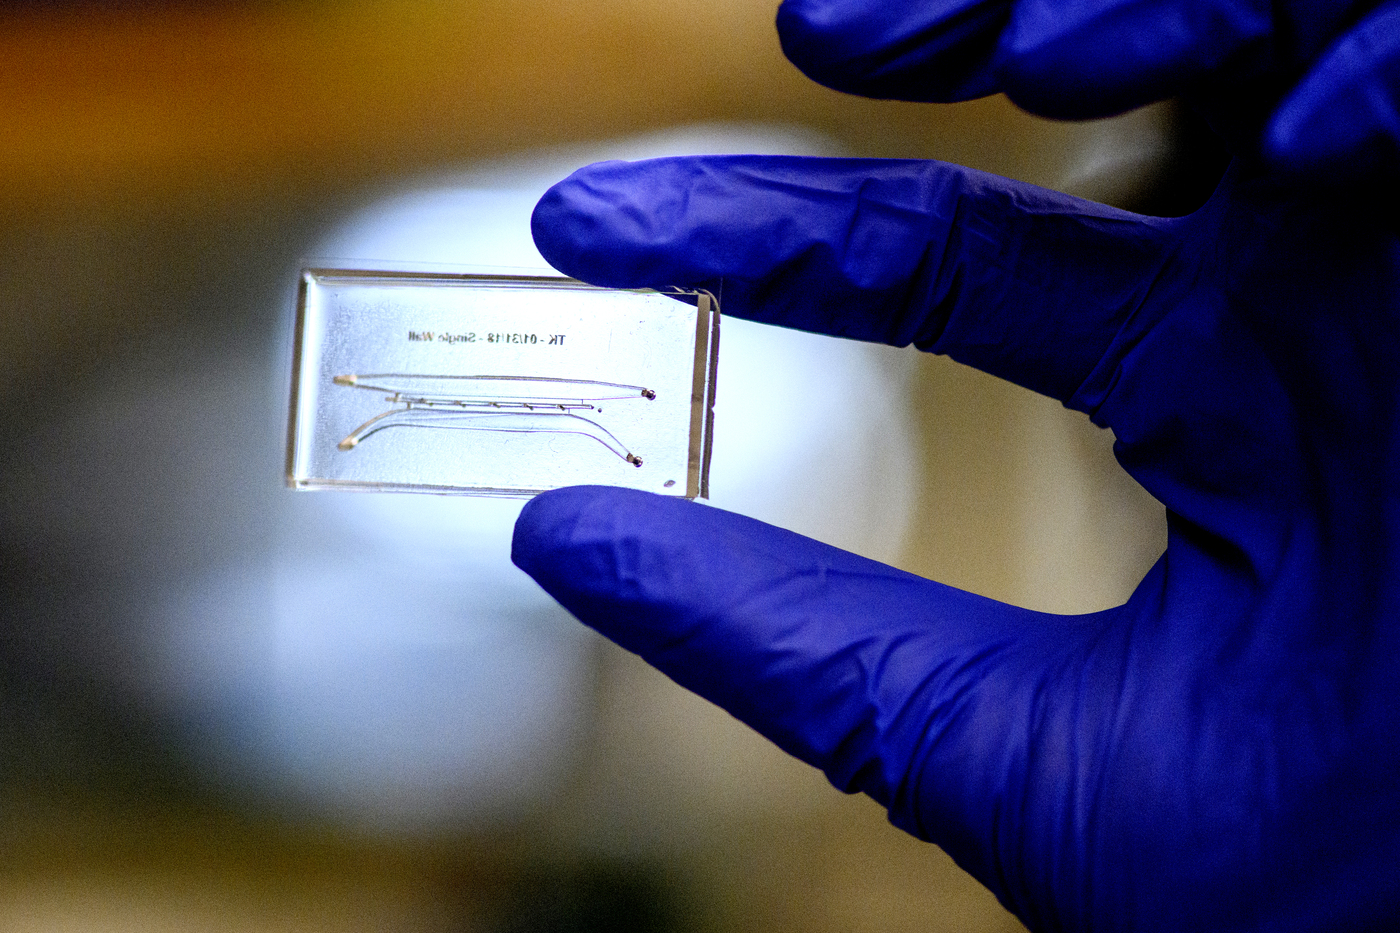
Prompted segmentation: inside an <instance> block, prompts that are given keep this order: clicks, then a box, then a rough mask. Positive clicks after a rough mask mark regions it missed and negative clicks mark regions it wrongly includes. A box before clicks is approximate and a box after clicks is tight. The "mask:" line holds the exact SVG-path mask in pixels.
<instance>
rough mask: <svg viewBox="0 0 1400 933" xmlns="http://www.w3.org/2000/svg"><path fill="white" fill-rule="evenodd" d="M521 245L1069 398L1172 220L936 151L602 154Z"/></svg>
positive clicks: (564, 189) (540, 212) (555, 199)
mask: <svg viewBox="0 0 1400 933" xmlns="http://www.w3.org/2000/svg"><path fill="white" fill-rule="evenodd" d="M532 226H533V230H534V236H535V242H536V244H537V245H538V246H539V249H540V251H541V253H543V254H544V256H545V258H546V259H548V260H549V261H550V262H551V263H552V264H553V265H554V266H555V267H556V268H558V269H560V270H561V271H563V272H565V273H567V274H569V275H574V276H577V277H578V278H581V279H584V280H586V281H589V282H593V283H596V284H599V285H607V286H614V287H642V286H653V287H660V286H668V285H689V286H701V287H707V288H710V289H712V290H716V291H721V290H722V296H721V304H722V306H723V310H724V311H725V313H727V314H731V315H735V316H737V317H743V318H748V319H750V320H756V321H761V322H764V323H770V324H779V325H782V326H785V327H793V328H797V329H799V330H807V331H813V332H816V333H823V334H830V335H833V336H838V337H849V338H854V339H858V340H869V341H875V342H880V343H887V344H891V345H894V346H907V345H909V344H914V345H915V346H918V347H919V348H920V349H925V350H932V351H935V352H939V353H947V354H948V355H950V356H952V357H954V358H955V359H958V360H960V361H962V362H964V363H967V364H969V365H972V366H975V367H977V368H979V369H983V370H985V371H987V372H989V373H992V374H993V375H997V376H1001V377H1003V378H1006V379H1010V380H1011V381H1013V382H1017V383H1019V384H1021V385H1024V386H1027V387H1028V388H1031V389H1034V390H1036V391H1039V392H1043V393H1045V394H1047V395H1051V396H1053V397H1055V398H1058V399H1060V400H1061V401H1067V400H1068V399H1069V398H1070V397H1071V396H1072V395H1073V393H1074V392H1075V390H1076V389H1077V388H1078V387H1079V386H1080V384H1081V383H1082V382H1083V381H1084V379H1085V378H1086V377H1087V376H1088V375H1089V373H1090V372H1091V371H1092V370H1093V368H1094V367H1095V366H1096V365H1097V364H1098V363H1099V361H1100V360H1101V359H1102V357H1103V355H1104V353H1105V351H1106V350H1107V348H1108V347H1109V345H1110V343H1111V342H1112V341H1113V338H1114V336H1115V335H1116V333H1117V332H1118V330H1119V328H1120V327H1121V326H1122V324H1123V322H1124V321H1125V320H1126V319H1127V318H1128V317H1129V316H1131V315H1132V314H1134V313H1135V312H1136V311H1137V310H1138V309H1139V308H1140V307H1141V306H1142V304H1143V302H1144V300H1145V297H1146V294H1147V292H1148V290H1149V289H1150V288H1151V287H1153V286H1154V283H1155V284H1160V283H1161V282H1162V281H1163V278H1164V276H1163V267H1164V266H1165V265H1166V264H1167V262H1168V261H1169V258H1170V255H1171V244H1172V240H1173V238H1174V234H1173V232H1172V231H1173V227H1172V221H1167V220H1161V219H1158V218H1144V217H1140V216H1138V215H1135V214H1129V213H1126V212H1124V211H1118V210H1114V209H1112V208H1108V207H1104V206H1102V205H1098V204H1094V203H1092V202H1088V201H1083V200H1080V199H1077V198H1072V197H1069V196H1067V195H1062V194H1058V193H1055V192H1052V191H1047V190H1045V189H1042V188H1036V187H1034V186H1032V185H1026V184H1023V183H1019V182H1013V181H1008V180H1006V179H1003V178H998V177H996V176H994V175H988V174H986V173H983V172H977V171H974V170H972V169H966V168H961V167H959V166H954V165H948V164H945V163H940V162H922V161H902V160H865V159H818V158H800V157H788V156H717V157H695V158H673V159H657V160H653V161H647V162H632V163H629V162H604V163H599V164H597V165H592V166H589V167H586V168H584V169H581V170H579V171H578V172H576V173H574V174H573V175H572V176H570V177H569V178H567V179H565V180H564V181H563V182H560V183H559V184H557V185H555V186H554V187H553V188H552V189H550V191H549V192H548V193H546V194H545V196H544V197H543V198H542V199H541V200H540V202H539V204H538V205H537V206H536V208H535V213H534V218H533V221H532Z"/></svg>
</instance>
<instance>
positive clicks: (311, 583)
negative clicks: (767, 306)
mask: <svg viewBox="0 0 1400 933" xmlns="http://www.w3.org/2000/svg"><path fill="white" fill-rule="evenodd" d="M773 13H774V4H773V3H772V2H771V0H705V2H700V0H591V2H588V3H580V2H574V0H551V2H544V0H510V2H506V0H455V2H447V0H173V2H160V0H110V2H104V0H92V2H82V0H76V2H68V3H50V2H40V0H34V2H23V0H19V2H16V0H9V2H6V3H3V4H0V220H3V224H0V363H2V364H3V366H4V369H5V372H6V378H4V379H3V380H0V392H3V397H2V398H0V401H2V402H3V404H2V405H0V418H3V438H4V443H3V444H0V483H2V484H3V485H0V488H2V489H3V491H4V496H3V497H0V929H4V930H7V931H8V930H15V931H31V930H32V931H59V930H62V931H77V930H83V931H86V930H93V931H107V930H112V931H128V930H142V931H161V930H177V929H178V930H182V931H189V930H195V931H206V930H207V931H230V933H233V931H239V933H242V931H248V933H253V931H259V933H260V931H273V930H276V931H283V930H286V931H291V930H298V931H300V930H307V931H322V930H326V931H331V930H336V931H340V930H344V931H360V930H375V931H399V930H403V931H478V930H480V931H517V930H521V931H523V930H531V931H576V930H590V931H591V930H610V931H624V933H625V931H630V930H637V931H652V930H677V931H748V930H755V931H756V930H789V929H790V930H804V931H817V933H821V931H828V930H829V931H866V930H869V931H877V930H878V931H902V930H926V931H1006V930H1015V929H1019V927H1018V925H1017V923H1016V921H1015V920H1014V919H1013V918H1012V917H1010V916H1009V915H1008V914H1006V913H1005V912H1004V911H1003V910H1002V909H1001V908H1000V907H999V906H998V905H997V903H996V901H995V900H994V899H993V898H992V897H991V895H990V894H988V893H987V892H986V891H984V890H983V889H981V888H980V887H979V886H978V885H977V884H976V883H975V882H973V881H972V880H971V879H969V878H968V877H967V876H965V875H964V874H962V873H961V872H960V871H959V870H958V869H957V868H956V867H955V866H954V865H953V864H952V863H951V861H950V860H948V859H947V857H946V856H944V855H943V854H942V853H941V852H939V851H938V850H937V849H936V848H934V847H932V846H928V845H925V844H922V843H918V842H916V841H914V840H912V839H910V838H908V837H906V836H904V835H902V834H901V833H899V832H897V831H896V830H894V829H892V828H891V827H889V826H888V824H887V823H886V822H885V820H884V814H883V812H882V811H881V810H880V809H879V807H877V806H876V805H874V804H873V803H871V802H870V801H868V800H865V799H864V798H857V797H846V796H844V795H842V794H839V793H837V792H836V791H834V790H832V789H831V788H830V787H829V786H828V785H827V784H826V782H825V780H824V778H823V777H822V776H821V775H820V774H819V773H817V772H815V771H812V770H811V769H808V768H807V767H805V766H804V765H801V764H799V763H797V762H795V761H793V760H790V759H788V758H786V757H785V756H784V755H782V754H781V753H780V752H777V751H776V750H774V749H772V748H770V747H769V746H768V745H767V744H766V743H765V742H764V741H763V740H761V739H759V738H758V737H757V736H756V735H754V734H753V733H751V732H750V731H749V730H748V729H747V728H746V727H744V726H742V725H740V724H738V723H736V722H735V721H734V720H732V719H730V718H729V717H728V716H727V715H726V714H724V713H722V712H720V711H718V710H716V709H714V708H712V707H709V706H708V705H706V704H705V703H703V702H702V701H699V700H698V699H696V698H695V697H693V696H691V695H689V694H687V693H685V692H683V691H681V690H680V689H679V688H676V687H675V686H674V685H672V684H671V683H670V682H669V681H667V680H665V679H664V678H663V677H661V676H660V675H657V674H655V673H653V672H651V671H650V670H649V669H648V668H646V667H645V666H644V665H642V664H640V663H639V662H637V661H636V660H635V659H634V658H632V657H631V656H629V655H626V654H625V653H623V652H621V651H620V650H618V649H615V648H613V647H612V646H610V645H608V644H605V643H603V642H602V641H601V640H600V639H598V638H597V637H595V636H593V635H592V634H591V633H590V632H588V631H587V630H585V629H583V628H582V626H579V625H577V624H576V623H574V622H573V621H572V620H571V619H569V618H568V616H567V615H566V614H565V613H563V612H562V610H560V609H559V608H558V607H557V606H556V605H554V604H553V603H552V602H551V601H550V600H549V599H548V598H547V597H545V596H543V595H542V594H541V593H539V592H538V591H537V590H536V589H535V588H534V586H533V584H532V583H531V582H530V581H529V580H528V579H526V578H525V577H524V576H523V575H522V574H520V573H518V572H517V571H515V570H514V568H513V567H512V566H511V565H510V563H509V557H508V555H509V537H510V527H511V523H512V521H513V519H514V516H515V514H516V513H517V512H518V510H519V504H518V503H512V502H509V501H496V500H459V499H441V498H436V497H415V496H387V495H386V496H365V495H350V494H336V493H318V494H293V493H291V492H289V491H287V490H285V489H284V488H283V487H282V479H281V463H282V449H281V445H282V443H283V438H284V437H285V417H286V401H287V391H288V382H289V371H290V353H289V348H290V326H291V317H290V315H291V302H292V299H293V289H294V285H295V280H296V271H297V269H298V266H299V263H300V260H301V259H302V258H304V257H311V256H317V257H335V258H340V259H363V260H364V261H366V263H372V262H373V261H374V260H376V259H377V260H419V261H425V262H445V263H457V264H466V265H472V264H480V265H495V266H499V265H508V266H514V267H522V268H532V267H538V266H539V265H540V264H541V263H542V260H541V259H540V258H539V256H538V254H536V253H535V252H534V250H533V246H532V245H531V243H530V240H529V232H528V217H529V211H530V208H531V206H532V205H533V202H534V200H535V198H536V197H538V195H539V193H540V192H542V191H543V190H544V188H545V187H547V186H548V184H549V183H551V182H552V181H553V180H556V179H557V178H559V177H562V176H563V175H565V174H567V173H568V172H569V171H571V170H572V169H573V168H575V167H577V166H578V165H582V164H585V163H587V162H590V161H594V160H596V159H600V158H641V157H646V156H653V155H664V154H682V153H699V152H790V153H806V154H816V155H869V156H892V157H918V158H940V159H945V160H949V161H954V162H959V163H962V164H966V165H971V166H974V167H977V168H981V169H985V170H988V171H993V172H997V173H1000V174H1003V175H1008V176H1011V177H1015V178H1020V179H1024V180H1027V181H1031V182H1034V183H1037V184H1041V185H1045V186H1048V187H1053V188H1059V189H1061V190H1066V191H1071V192H1074V193H1077V194H1082V195H1084V196H1087V197H1093V198H1095V199H1098V200H1103V201H1106V202H1109V203H1114V204H1118V205H1120V206H1125V207H1130V208H1133V209H1138V210H1143V211H1147V212H1153V213H1162V214H1179V213H1185V212H1187V211H1189V210H1191V209H1193V208H1194V207H1195V206H1196V205H1198V204H1199V203H1200V202H1201V201H1202V200H1204V198H1205V197H1206V196H1207V195H1208V194H1209V191H1210V188H1211V186H1212V185H1213V183H1214V180H1215V178H1216V177H1217V176H1218V173H1219V171H1220V169H1221V165H1222V156H1221V154H1220V153H1219V151H1218V150H1217V149H1216V148H1215V147H1214V146H1213V144H1212V143H1211V141H1210V137H1209V135H1208V133H1206V131H1205V130H1204V129H1203V128H1202V127H1201V126H1199V125H1198V124H1196V123H1195V122H1193V120H1192V119H1191V118H1190V117H1189V115H1187V114H1185V113H1184V112H1183V111H1182V110H1181V109H1179V108H1177V107H1175V106H1173V105H1171V104H1164V105H1159V106H1156V107H1153V108H1149V109H1147V110H1143V111H1138V112H1136V113H1132V114H1128V115H1125V116H1124V117H1120V118H1116V119H1114V120H1109V121H1100V122H1095V123H1082V124H1057V123H1050V122H1046V121H1042V120H1038V119H1034V118H1031V117H1029V116H1027V115H1025V114H1022V113H1020V112H1018V111H1017V110H1015V108H1013V107H1012V106H1011V105H1010V104H1008V103H1007V102H1006V101H1005V100H1003V99H1001V98H991V99H987V100H984V101H978V102H973V103H969V104H963V105H956V106H918V105H906V104H896V103H882V102H871V101H863V100H858V99H855V98H851V97H846V96H843V95H839V94H836V93H834V92H830V91H826V90H824V89H821V88H819V87H816V86H815V85H812V84H810V83H808V82H807V81H805V79H803V78H802V77H801V76H800V75H799V74H798V73H797V72H796V71H795V70H794V69H792V68H791V67H790V66H789V65H788V64H787V63H786V62H785V61H784V60H783V58H782V56H781V54H780V52H779V50H778V45H777V41H776V37H775V35H774V32H773V28H772V18H773ZM722 351H723V352H722V353H721V364H720V374H719V404H718V408H717V428H716V437H715V451H714V473H713V489H714V497H713V504H714V505H716V506H719V507H723V508H729V509H733V510H736V511H741V512H746V513H748V514H751V515H755V516H757V517H759V518H762V519H765V520H767V521H771V522H774V523H777V524H780V525H784V526H786V527H789V528H792V529H794V530H797V531H800V532H803V533H805V534H810V535H813V536H815V537H818V538H821V539H823V540H826V541H829V542H832V543H834V544H837V545H840V546H843V547H847V548H851V549H853V550H856V551H859V552H861V553H864V554H867V555H869V556H872V557H876V558H879V559H882V560H887V561H890V562H892V563H894V564H897V565H898V566H901V567H903V568H905V569H908V570H910V571H913V572H915V573H919V574H922V575H925V576H928V577H932V578H936V579H939V580H942V581H944V582H946V583H950V584H953V585H956V586H960V587H964V588H968V589H971V590H974V591H976V592H979V593H983V594H986V595H989V596H993V597H996V598H999V599H1004V600H1008V601H1011V602H1014V603H1018V604H1021V605H1025V606H1031V607H1034V608H1039V609H1045V610H1052V611H1059V612H1081V611H1089V610H1094V609H1100V608H1105V607H1108V606H1111V605H1114V604H1116V603H1117V602H1119V601H1121V600H1122V599H1124V598H1125V597H1126V595H1127V594H1128V593H1129V592H1130V591H1131V589H1132V587H1133V585H1134V584H1135V583H1136V581H1137V580H1138V578H1139V577H1140V576H1141V575H1142V574H1143V573H1144V572H1145V571H1146V569H1147V568H1148V567H1149V566H1150V565H1151V563H1152V562H1153V561H1154V560H1155V559H1156V557H1157V556H1158V554H1159V553H1160V551H1161V549H1162V547H1163V546H1164V541H1165V532H1164V523H1163V517H1162V510H1161V507H1160V506H1159V505H1157V503H1155V502H1153V501H1152V500H1151V499H1150V497H1148V496H1147V495H1146V494H1145V493H1144V492H1143V491H1142V490H1141V489H1140V488H1139V487H1137V486H1136V484H1134V483H1133V482H1132V481H1131V480H1130V479H1128V478H1127V477H1126V476H1125V475H1124V474H1123V473H1122V472H1121V471H1120V470H1119V469H1118V467H1117V465H1116V464H1115V462H1114V461H1113V458H1112V454H1111V451H1110V446H1111V443H1112V438H1111V437H1110V436H1109V435H1107V433H1106V432H1102V431H1099V430H1098V429H1096V428H1094V427H1092V426H1091V425H1090V424H1089V423H1088V421H1087V420H1086V419H1084V418H1083V417H1082V416H1079V415H1076V414H1073V413H1070V412H1066V411H1064V410H1063V409H1061V408H1060V407H1059V406H1058V405H1057V404H1056V403H1054V402H1051V401H1048V400H1046V399H1043V398H1039V397H1036V396H1033V395H1031V394H1029V393H1026V392H1024V391H1021V390H1018V389H1015V388H1012V387H1010V386H1007V385H1005V384H1002V383H999V382H997V381H996V380H993V379H991V378H989V377H985V376H982V375H980V374H978V373H975V372H972V371H971V370H968V369H966V368H964V367H961V366H958V365H957V364H954V363H952V362H951V361H948V360H946V359H939V358H933V357H924V356H921V355H919V354H917V353H915V352H913V351H908V352H906V351H899V350H894V349H891V348H883V347H868V346H862V345H857V344H852V343H846V342H840V341H832V340H822V339H819V338H815V337H811V336H808V335H801V334H790V333H785V332H781V331H776V330H773V329H770V328H765V327H761V326H758V325H752V324H746V323H744V322H737V321H734V322H726V324H725V331H724V340H723V344H722ZM876 448H877V449H879V450H880V451H881V456H880V457H878V458H871V457H869V456H868V455H867V454H866V451H869V450H871V449H876Z"/></svg>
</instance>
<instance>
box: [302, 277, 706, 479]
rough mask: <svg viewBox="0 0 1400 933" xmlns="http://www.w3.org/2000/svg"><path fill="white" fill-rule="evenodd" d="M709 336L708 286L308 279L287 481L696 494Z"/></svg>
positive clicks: (701, 467) (702, 474) (702, 475)
mask: <svg viewBox="0 0 1400 933" xmlns="http://www.w3.org/2000/svg"><path fill="white" fill-rule="evenodd" d="M677 299H680V300H677ZM718 342H719V307H718V304H717V302H716V301H715V299H714V296H713V295H711V294H710V293H709V292H704V291H694V290H684V289H672V290H663V291H653V290H650V289H642V290H635V291H632V290H618V289H606V288H597V287H594V286H591V285H586V284H584V283H582V282H579V281H576V280H574V279H566V278H556V277H526V276H497V275H462V274H449V273H436V272H374V271H360V270H346V269H305V270H303V271H302V277H301V288H300V293H299V297H298V302H297V322H296V343H295V350H294V353H293V363H292V397H291V413H290V417H289V419H288V421H289V423H288V429H287V483H288V485H290V486H292V487H293V488H296V489H357V490H380V491H396V492H432V493H458V494H467V495H487V496H532V495H535V494H537V493H540V492H544V491H545V490H548V489H554V488H557V487H560V486H573V485H578V484H586V483H592V484H603V485H610V486H626V487H629V488H632V489H645V490H648V491H650V492H655V493H661V494H663V495H675V496H685V497H686V498H695V497H696V496H707V495H708V492H709V491H708V478H709V462H710V435H711V431H712V428H713V402H714V391H715V379H714V374H715V363H716V358H717V357H716V353H717V349H718Z"/></svg>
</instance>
